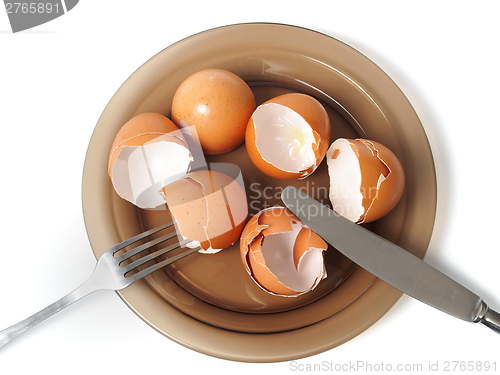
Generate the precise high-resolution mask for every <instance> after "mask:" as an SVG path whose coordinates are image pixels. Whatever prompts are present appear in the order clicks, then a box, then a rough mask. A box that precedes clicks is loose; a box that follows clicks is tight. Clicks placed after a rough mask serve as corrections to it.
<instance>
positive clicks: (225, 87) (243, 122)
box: [171, 69, 255, 155]
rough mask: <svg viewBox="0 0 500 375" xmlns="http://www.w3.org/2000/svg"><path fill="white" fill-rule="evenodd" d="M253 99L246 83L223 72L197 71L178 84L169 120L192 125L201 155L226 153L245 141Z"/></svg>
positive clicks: (215, 70)
mask: <svg viewBox="0 0 500 375" xmlns="http://www.w3.org/2000/svg"><path fill="white" fill-rule="evenodd" d="M254 110H255V97H254V95H253V92H252V90H251V89H250V87H249V86H248V85H247V83H246V82H245V81H244V80H243V79H241V78H240V77H238V76H237V75H235V74H233V73H231V72H229V71H227V70H223V69H206V70H201V71H199V72H196V73H194V74H192V75H191V76H189V77H188V78H187V79H186V80H185V81H183V82H182V83H181V85H180V86H179V87H178V89H177V91H176V92H175V94H174V98H173V101H172V116H171V118H172V120H173V121H174V123H175V124H176V125H177V126H179V127H184V126H188V125H189V126H194V127H195V128H196V131H197V133H198V137H199V141H200V143H201V147H202V149H203V152H204V153H205V154H206V155H218V154H223V153H226V152H229V151H231V150H233V149H235V148H236V147H238V146H239V145H240V144H242V143H243V141H244V139H245V129H246V126H247V123H248V119H249V118H250V116H251V115H252V112H253V111H254Z"/></svg>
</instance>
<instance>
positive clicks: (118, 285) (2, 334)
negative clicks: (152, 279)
mask: <svg viewBox="0 0 500 375" xmlns="http://www.w3.org/2000/svg"><path fill="white" fill-rule="evenodd" d="M172 225H173V223H172V222H170V223H167V224H164V225H161V226H159V227H156V228H153V229H150V230H148V231H145V232H143V233H140V234H138V235H137V236H134V237H132V238H129V239H128V240H125V241H123V242H121V243H119V244H118V245H116V246H113V247H112V248H111V249H109V250H107V251H106V252H105V253H103V254H102V255H101V256H100V257H99V259H98V260H97V264H96V267H95V270H94V273H93V274H92V276H90V278H89V279H88V280H87V281H86V282H85V283H83V284H82V285H81V286H80V287H78V288H77V289H75V290H74V291H73V292H71V293H69V294H67V295H66V296H64V297H62V298H61V299H59V300H58V301H56V302H54V303H52V304H51V305H49V306H47V307H46V308H44V309H43V310H40V311H39V312H37V313H35V314H33V315H31V316H30V317H28V318H26V319H24V320H22V321H20V322H18V323H16V324H14V325H12V326H10V327H8V328H6V329H4V330H3V331H0V347H2V346H3V345H5V344H6V343H8V342H9V341H10V340H12V339H13V338H14V337H16V336H18V335H20V334H21V333H23V332H25V331H27V330H28V329H30V328H32V327H34V326H35V325H37V324H38V323H40V322H42V321H43V320H45V319H47V318H48V317H50V316H52V315H53V314H55V313H56V312H58V311H60V310H62V309H63V308H65V307H67V306H69V305H71V304H72V303H73V302H75V301H77V300H79V299H80V298H82V297H85V296H86V295H89V294H90V293H92V292H95V291H97V290H103V289H108V290H120V289H123V288H125V287H127V286H129V285H131V284H133V283H135V282H136V281H137V280H140V279H142V278H143V277H145V276H147V275H149V274H150V273H152V272H154V271H157V270H159V269H160V268H162V267H165V266H167V265H169V264H171V263H173V262H175V261H177V260H179V259H181V258H183V257H185V256H187V255H189V254H192V253H194V252H196V251H198V250H200V247H197V248H192V249H191V248H186V250H185V251H183V252H181V253H179V254H177V255H175V256H172V257H169V258H167V259H164V260H162V261H160V262H156V263H154V264H153V265H151V266H149V267H147V268H144V269H142V270H139V271H138V272H137V273H134V274H132V275H129V274H130V273H131V272H133V271H135V270H136V269H137V268H138V267H139V266H141V265H143V264H145V263H146V262H149V261H152V260H155V259H156V258H158V257H159V256H161V255H164V254H166V253H168V252H169V251H172V250H174V249H177V248H179V247H181V246H184V245H186V244H187V243H189V242H190V241H189V240H184V241H179V242H176V243H175V244H172V245H169V246H166V247H164V248H162V249H159V250H156V251H154V252H152V253H149V254H147V255H145V256H143V257H141V258H139V259H137V260H132V259H131V257H133V256H135V255H138V254H140V253H141V252H143V251H146V250H148V249H150V248H152V247H153V246H156V245H158V244H160V243H162V242H164V241H167V240H168V239H170V238H173V237H175V236H176V235H177V232H176V231H173V232H170V233H168V234H165V235H163V236H160V237H158V238H156V239H153V240H151V241H149V242H146V243H144V244H141V245H139V246H137V247H135V248H134V249H131V250H129V251H126V252H125V253H123V254H121V255H118V254H117V252H119V251H120V250H122V249H124V248H126V247H127V246H130V245H132V244H134V243H136V242H137V241H140V240H142V239H144V238H146V237H148V236H150V235H152V234H155V233H157V232H160V231H162V230H164V229H167V228H169V227H171V226H172ZM128 259H131V260H132V262H130V263H128V264H126V263H127V262H125V261H126V260H128Z"/></svg>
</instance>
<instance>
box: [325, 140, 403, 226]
mask: <svg viewBox="0 0 500 375" xmlns="http://www.w3.org/2000/svg"><path fill="white" fill-rule="evenodd" d="M341 141H346V142H349V145H350V148H351V149H352V151H353V152H354V154H355V157H356V158H357V163H358V168H359V169H358V173H360V175H361V185H360V186H359V193H360V194H361V195H362V209H363V212H362V213H361V215H360V216H359V219H357V220H356V221H355V222H356V223H358V224H361V223H368V222H371V221H374V220H377V219H379V218H381V217H383V216H384V215H386V214H388V213H389V212H390V211H391V210H392V209H393V208H394V207H395V206H396V204H397V203H398V201H399V200H400V199H401V196H402V194H403V190H404V185H405V179H404V171H403V167H402V166H401V163H400V162H399V160H398V159H397V157H396V156H395V155H394V154H393V153H392V151H390V150H389V149H388V148H387V147H385V146H384V145H382V144H381V143H379V142H376V141H372V140H367V139H361V138H358V139H354V140H352V139H338V140H336V141H335V142H341ZM335 142H334V143H333V144H332V147H334V146H335ZM330 153H331V152H330V151H329V154H330ZM339 154H340V149H339V148H336V149H335V150H334V151H333V153H332V155H329V158H330V159H337V158H338V157H339ZM329 170H330V166H329ZM352 173H355V172H354V171H352ZM331 178H332V177H331ZM335 184H336V182H335V181H333V180H331V186H336V185H335ZM339 190H341V189H339ZM332 204H333V205H334V206H335V204H334V202H332Z"/></svg>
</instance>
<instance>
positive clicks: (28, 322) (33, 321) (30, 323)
mask: <svg viewBox="0 0 500 375" xmlns="http://www.w3.org/2000/svg"><path fill="white" fill-rule="evenodd" d="M97 289H98V288H96V287H95V286H94V285H93V284H91V283H89V282H86V283H84V284H83V285H81V286H80V287H78V288H77V289H75V290H74V291H73V292H71V293H69V294H67V295H66V296H64V297H62V298H61V299H59V300H57V301H56V302H54V303H52V304H50V305H49V306H47V307H46V308H44V309H43V310H40V311H39V312H37V313H35V314H33V315H31V316H30V317H28V318H26V319H24V320H21V321H20V322H18V323H16V324H14V325H12V326H10V327H8V328H5V329H4V330H2V331H0V347H2V346H3V345H5V344H7V343H8V342H9V341H10V340H12V339H13V338H14V337H16V336H19V335H20V334H21V333H23V332H25V331H27V330H28V329H30V328H32V327H34V326H35V325H37V324H38V323H40V322H42V321H43V320H45V319H47V318H48V317H50V316H52V315H54V314H55V313H56V312H58V311H61V310H62V309H64V308H65V307H67V306H69V305H71V304H72V303H73V302H75V301H78V300H79V299H80V298H82V297H85V296H86V295H88V294H90V293H92V292H94V291H96V290H97Z"/></svg>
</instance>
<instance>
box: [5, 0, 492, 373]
mask: <svg viewBox="0 0 500 375" xmlns="http://www.w3.org/2000/svg"><path fill="white" fill-rule="evenodd" d="M471 4H473V5H471ZM499 4H500V3H499V2H498V1H494V0H491V1H481V0H478V1H475V2H473V3H471V2H466V1H440V0H433V1H422V0H420V1H404V2H402V1H384V0H378V1H337V0H333V1H317V0H308V1H303V2H294V1H274V2H273V1H269V0H265V1H262V0H254V1H251V2H248V3H241V4H240V2H237V1H234V0H233V1H221V0H212V1H205V2H195V3H191V2H187V1H186V2H180V1H160V0H157V1H153V0H141V1H138V0H137V1H124V0H105V1H102V0H101V1H99V0H82V1H80V3H79V4H78V5H77V6H76V7H75V8H74V9H73V10H71V11H70V12H69V13H68V14H66V15H65V16H63V17H60V18H58V19H56V20H54V21H52V22H49V23H47V24H44V25H41V26H38V27H36V28H34V29H31V30H27V31H25V32H21V33H17V34H12V32H11V31H10V25H9V23H8V19H7V15H6V14H5V13H4V9H3V6H0V9H1V11H0V131H1V135H0V173H1V184H0V204H1V208H0V213H1V220H2V221H1V226H0V236H1V238H2V244H1V246H0V329H2V328H4V327H7V326H9V325H11V324H13V323H15V322H16V321H18V320H21V319H23V318H25V317H26V316H27V315H30V314H31V313H34V312H36V311H37V310H39V309H41V308H42V307H45V306H46V305H47V304H49V303H51V302H53V301H54V300H56V299H57V298H59V297H61V296H63V295H64V294H66V293H68V292H70V291H71V290H73V289H74V288H75V287H77V286H78V285H80V284H81V283H82V282H83V281H84V280H85V279H86V278H87V277H88V276H89V275H90V274H91V272H92V271H93V268H94V264H95V259H94V255H93V253H92V251H91V249H90V247H89V243H88V240H87V237H86V232H85V227H84V222H83V215H82V210H81V175H82V170H83V162H84V157H85V153H86V148H87V145H88V142H89V140H90V137H91V134H92V131H93V128H94V126H95V124H96V122H97V121H98V119H99V116H100V114H101V112H102V111H103V110H104V107H105V106H106V104H107V103H108V101H109V100H110V98H111V97H112V95H113V94H114V92H115V91H116V90H117V89H118V88H119V86H120V85H121V84H122V83H123V82H124V81H125V80H126V79H127V77H128V76H129V75H131V74H132V73H133V72H134V71H135V70H136V69H137V68H138V67H139V66H140V65H141V64H143V63H144V62H145V61H146V60H148V59H149V58H151V57H152V56H153V55H155V54H156V53H158V52H159V51H161V50H162V49H164V48H166V47H168V46H169V45H171V44H172V43H174V42H176V41H178V40H180V39H182V38H185V37H188V36H190V35H192V34H194V33H197V32H200V31H204V30H206V29H209V28H213V27H218V26H223V25H228V24H234V23H241V22H261V21H266V22H276V23H286V24H293V25H297V26H302V27H307V28H310V29H313V30H317V31H321V32H323V33H326V34H329V35H331V36H334V37H336V38H338V39H340V40H342V41H344V42H346V43H348V44H350V45H351V46H353V47H354V48H356V49H358V50H359V51H361V52H362V53H364V54H365V55H367V56H368V57H369V58H371V59H372V60H373V61H374V62H375V63H377V64H378V65H379V66H380V67H381V68H382V69H384V70H385V71H386V72H387V73H388V74H389V75H390V76H391V77H392V78H393V79H394V81H395V82H396V83H397V84H398V85H399V86H400V87H401V89H402V90H403V92H404V93H405V94H406V96H407V97H408V98H409V100H410V102H411V103H412V104H413V106H414V108H415V110H416V111H417V113H418V115H419V117H420V119H421V121H422V123H423V126H424V127H425V130H426V132H427V134H428V137H429V141H430V143H431V147H432V150H433V153H434V157H435V161H436V166H437V174H438V192H439V207H438V212H437V222H436V227H435V232H434V235H433V238H432V241H431V245H430V248H429V251H428V255H427V256H426V261H428V262H429V263H431V264H432V265H434V266H436V267H437V268H439V269H441V270H443V271H445V272H446V273H448V274H450V275H451V276H453V277H455V278H456V279H457V280H459V281H461V282H462V283H464V284H466V285H467V286H469V287H470V288H471V289H473V290H474V291H475V292H476V293H477V294H479V295H481V296H482V297H483V298H484V299H485V300H486V301H488V302H489V304H490V305H491V306H492V307H493V308H495V309H497V310H499V311H500V288H499V287H498V286H499V285H500V273H499V268H498V267H499V261H500V255H499V253H500V245H499V242H498V224H499V219H498V216H497V215H498V213H499V211H500V199H499V195H498V194H499V193H498V191H499V184H498V181H499V179H498V176H497V175H498V173H499V171H500V169H499V167H498V163H499V162H500V156H499V154H498V152H499V151H498V142H500V131H499V128H500V120H499V117H498V103H499V102H500V93H499V91H498V89H499V87H500V73H499V66H500V53H499V44H498V40H499V37H500V24H499V22H498V15H499V12H500V5H499ZM499 348H500V336H499V335H497V334H495V333H493V332H491V331H490V330H488V329H487V328H485V327H483V326H478V325H475V324H472V323H465V322H462V321H459V320H456V319H453V318H451V317H449V316H448V315H446V314H443V313H441V312H438V311H435V310H434V309H432V308H430V307H427V306H425V305H422V304H420V303H418V302H416V301H414V300H412V299H411V298H409V297H406V296H403V298H402V299H401V300H400V301H399V302H398V303H397V304H396V306H395V307H394V308H393V309H391V311H390V312H389V313H388V314H386V315H385V316H384V317H383V318H382V319H381V320H380V321H379V322H377V323H376V324H375V325H374V326H373V327H372V328H370V329H369V330H368V331H366V332H365V333H363V334H361V335H360V336H358V337H357V338H355V339H353V340H351V341H350V342H348V343H346V344H344V345H342V346H340V347H338V348H335V349H332V350H330V351H327V352H325V353H322V354H320V355H317V356H313V357H309V358H306V359H303V360H299V361H297V362H293V363H289V362H284V363H274V364H247V363H238V362H231V361H226V360H220V359H216V358H212V357H208V356H206V355H203V354H199V353H196V352H193V351H192V350H190V349H187V348H185V347H183V346H181V345H178V344H176V343H174V342H173V341H171V340H169V339H168V338H165V337H163V336H162V335H161V334H159V333H157V332H156V331H155V330H153V329H152V328H150V327H149V326H148V325H147V324H145V323H144V322H143V321H142V320H140V319H139V318H138V317H136V316H135V315H134V313H133V312H132V311H131V310H129V308H128V307H126V306H125V304H124V303H123V302H122V301H121V300H120V299H119V297H118V296H117V295H116V294H115V293H114V292H98V293H95V294H93V295H91V296H89V297H86V298H85V299H83V300H81V301H79V302H77V303H76V304H74V305H72V306H70V307H69V308H67V309H66V310H64V311H62V312H61V313H59V314H58V315H56V316H55V317H52V318H51V319H49V320H47V321H45V322H43V323H42V324H40V325H39V326H37V327H36V328H34V329H32V330H31V331H30V332H28V333H26V334H24V335H22V336H20V337H18V338H17V339H15V340H14V341H12V342H11V343H9V344H8V345H6V346H5V347H3V348H1V349H0V372H1V373H2V374H28V373H30V374H33V373H38V372H41V371H44V373H49V372H51V373H54V374H66V373H74V374H86V373H97V374H105V373H110V374H111V373H122V374H132V373H141V374H153V373H155V374H167V373H169V374H172V373H185V372H186V371H189V373H194V372H195V371H196V373H205V372H206V371H210V372H211V373H212V372H213V373H215V372H220V373H223V374H225V373H237V374H254V373H255V372H256V371H259V373H262V374H271V373H276V372H278V373H289V372H306V371H305V370H306V369H307V368H306V366H307V365H314V364H323V361H326V362H328V363H332V364H333V365H337V366H339V365H344V366H346V365H348V364H349V363H357V362H358V361H363V362H365V361H366V362H367V363H368V364H371V365H373V366H378V370H379V371H377V372H379V373H380V372H384V371H383V370H384V367H382V366H386V367H385V369H387V365H390V366H392V369H393V371H395V370H397V367H396V366H397V365H399V364H402V365H407V366H411V365H413V364H420V365H422V366H423V369H427V368H428V365H429V363H432V364H435V363H436V362H437V363H438V365H439V369H440V370H444V365H445V362H446V361H466V362H468V361H474V363H475V362H476V361H490V362H495V361H496V366H497V372H500V355H499ZM376 369H377V367H374V370H376ZM300 370H303V371H300ZM323 370H326V369H325V368H323ZM403 370H404V369H403ZM352 371H354V370H353V369H352V368H351V369H350V370H349V369H348V371H347V372H352ZM324 372H325V371H324ZM402 372H410V371H406V370H404V371H402ZM439 372H442V373H450V372H444V371H439ZM464 372H470V371H463V372H461V373H464ZM482 372H484V371H482ZM482 372H481V371H477V373H482ZM489 373H492V371H490V372H489Z"/></svg>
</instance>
